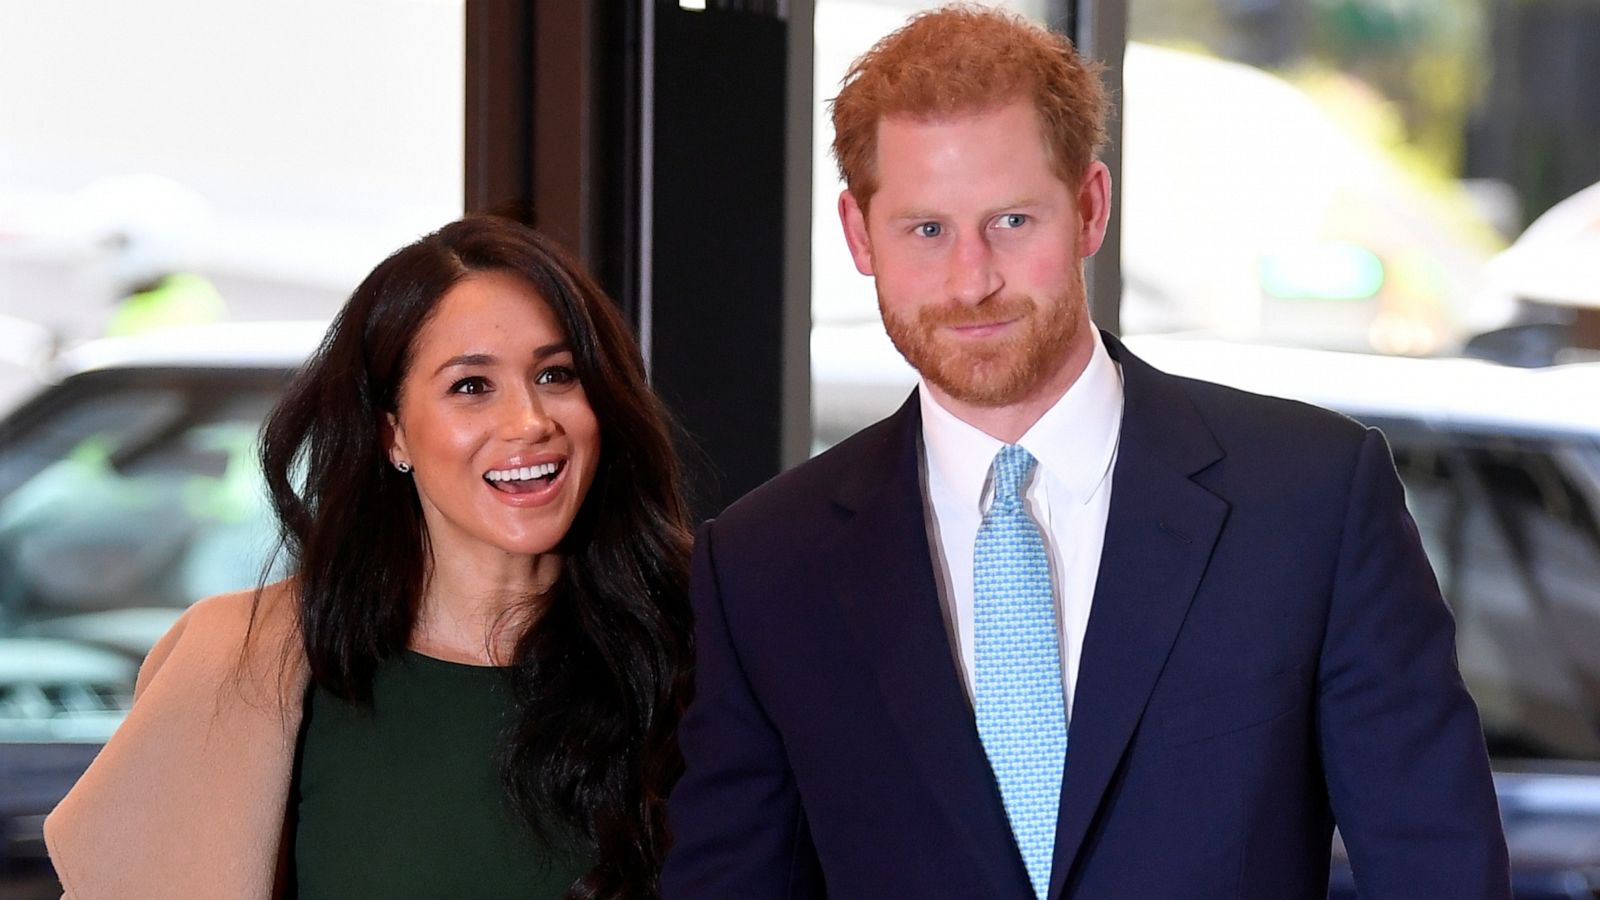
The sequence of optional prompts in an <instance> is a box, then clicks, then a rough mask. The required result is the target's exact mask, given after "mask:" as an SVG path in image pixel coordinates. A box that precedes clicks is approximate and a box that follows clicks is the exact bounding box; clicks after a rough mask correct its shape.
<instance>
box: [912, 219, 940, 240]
mask: <svg viewBox="0 0 1600 900" xmlns="http://www.w3.org/2000/svg"><path fill="white" fill-rule="evenodd" d="M943 233H944V229H943V228H941V227H939V223H938V222H923V223H922V224H921V225H918V226H917V234H918V235H920V236H921V237H925V238H932V237H938V236H939V235H941V234H943Z"/></svg>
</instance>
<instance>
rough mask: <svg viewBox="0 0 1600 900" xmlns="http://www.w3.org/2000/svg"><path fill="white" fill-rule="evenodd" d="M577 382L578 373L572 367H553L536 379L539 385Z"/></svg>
mask: <svg viewBox="0 0 1600 900" xmlns="http://www.w3.org/2000/svg"><path fill="white" fill-rule="evenodd" d="M577 380H578V373H577V372H575V371H573V370H572V368H571V367H570V366H551V367H550V368H548V369H545V370H544V371H542V372H540V373H539V376H538V377H537V378H535V379H534V381H535V382H536V383H538V384H572V383H573V382H576V381H577Z"/></svg>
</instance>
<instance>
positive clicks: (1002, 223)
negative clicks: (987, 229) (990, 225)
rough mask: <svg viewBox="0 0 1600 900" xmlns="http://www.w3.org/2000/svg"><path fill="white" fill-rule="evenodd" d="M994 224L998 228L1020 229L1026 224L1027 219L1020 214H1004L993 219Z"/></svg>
mask: <svg viewBox="0 0 1600 900" xmlns="http://www.w3.org/2000/svg"><path fill="white" fill-rule="evenodd" d="M994 224H995V225H996V226H998V227H1000V228H1021V227H1022V226H1024V225H1026V224H1028V217H1027V216H1025V215H1023V214H1022V213H1006V214H1005V215H1003V216H1001V217H1000V218H998V219H995V220H994Z"/></svg>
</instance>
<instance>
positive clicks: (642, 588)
mask: <svg viewBox="0 0 1600 900" xmlns="http://www.w3.org/2000/svg"><path fill="white" fill-rule="evenodd" d="M476 272H510V273H515V274H517V275H520V276H521V277H523V278H526V279H527V280H528V282H529V283H530V284H531V285H532V286H533V287H534V289H535V290H536V291H537V292H538V294H539V296H540V297H542V298H543V299H544V300H545V302H546V303H548V304H549V305H550V308H551V310H552V311H554V313H555V315H556V318H557V319H558V320H559V321H560V323H561V326H562V328H563V330H564V331H565V332H566V339H567V343H568V345H569V346H570V347H571V350H572V355H573V358H574V368H575V369H576V370H577V373H578V377H579V380H580V382H581V384H582V386H583V390H584V393H585V395H586V397H587V398H588V401H589V405H590V407H591V408H593V410H594V414H595V417H596V419H598V421H599V423H600V460H599V464H598V466H597V470H596V473H595V477H594V482H593V484H592V485H591V487H590V488H589V492H588V494H587V496H586V497H585V498H584V500H583V503H582V505H581V507H580V509H579V511H578V514H577V516H576V518H575V520H574V522H573V524H572V527H571V529H570V530H569V531H568V533H567V536H566V537H565V539H564V540H563V544H562V547H561V552H562V554H563V560H564V561H563V565H562V570H561V574H560V576H559V578H558V580H557V581H556V583H555V584H554V585H553V586H552V587H551V589H550V590H549V592H548V593H547V594H546V595H544V596H542V597H538V598H528V602H529V609H530V610H534V609H536V610H537V616H536V618H534V617H531V616H530V620H532V621H534V625H533V627H531V628H529V629H527V631H526V633H524V634H523V635H522V636H521V638H520V639H519V640H518V642H517V644H516V651H515V659H514V665H513V667H512V674H511V676H510V678H511V683H512V685H513V689H512V693H513V695H514V697H515V704H516V710H517V718H516V721H515V723H514V725H513V726H512V727H511V729H510V730H509V731H508V733H507V736H506V740H505V746H504V748H503V755H502V759H501V761H500V762H501V764H502V767H503V772H504V780H505V783H506V785H507V786H508V789H509V793H510V797H511V800H512V803H513V804H514V806H515V808H516V809H517V811H518V812H519V813H521V815H522V817H523V818H525V819H526V820H527V821H528V823H529V824H530V825H531V826H532V828H533V829H534V831H535V833H536V834H538V835H539V836H541V837H543V838H544V839H546V840H550V841H553V842H556V843H557V844H558V845H559V844H561V843H563V842H566V843H568V844H575V845H576V846H575V847H573V849H576V850H579V851H582V852H587V853H590V854H593V855H594V858H595V859H597V860H598V862H597V863H596V865H595V866H594V868H593V869H591V870H590V871H589V872H588V873H587V874H586V875H585V876H584V877H583V878H582V879H580V880H579V881H578V882H577V883H576V884H575V885H573V887H572V889H571V890H570V892H569V893H568V896H569V897H572V898H589V897H596V898H599V897H630V898H631V897H642V896H651V895H653V894H655V893H656V891H657V876H658V872H659V869H660V862H661V856H662V854H663V853H664V852H665V849H666V843H667V839H666V824H665V796H666V792H667V790H668V789H669V788H670V787H671V784H672V782H673V781H674V780H675V779H676V778H677V775H678V773H679V771H680V768H681V762H680V759H679V756H678V750H677V743H676V740H675V738H674V730H675V728H676V726H677V720H678V715H679V713H680V712H681V710H682V707H683V705H684V703H685V702H686V699H687V693H688V690H689V687H688V684H689V678H688V673H689V666H690V652H691V646H690V643H691V637H690V625H689V612H688V603H687V599H686V584H687V581H688V553H689V541H690V535H689V529H688V525H687V512H686V510H685V506H684V501H683V497H682V486H681V482H680V476H679V470H678V463H677V459H676V457H675V455H674V452H673V449H672V442H671V437H670V434H669V430H668V424H667V421H668V420H667V416H666V414H665V412H664V410H663V408H662V406H661V405H660V402H659V401H658V400H657V398H656V396H655V394H654V393H653V392H652V391H651V390H650V387H649V385H648V384H647V383H646V381H645V375H644V366H643V362H642V361H641V359H640V355H639V350H638V347H637V345H636V344H635V343H634V341H633V338H632V336H631V334H630V332H629V331H628V327H627V325H626V324H625V323H624V321H623V319H622V317H621V316H620V315H619V313H618V312H617V310H616V309H615V307H614V306H613V305H612V304H611V302H610V300H608V299H607V298H606V297H605V295H604V294H603V293H602V292H601V291H600V289H599V288H598V287H597V286H596V285H595V284H594V282H593V281H592V280H591V279H590V278H589V277H588V276H587V275H586V274H585V273H584V272H583V271H582V269H581V268H580V267H579V266H578V265H577V264H575V263H574V262H573V261H572V260H571V259H570V258H569V257H568V256H567V255H566V254H565V253H564V252H562V251H561V250H560V249H559V248H558V247H557V246H556V245H555V244H553V243H552V242H551V241H549V240H548V239H546V238H545V237H543V236H541V235H539V234H538V233H537V232H535V231H533V230H532V229H529V228H527V227H524V226H522V225H520V224H517V223H515V222H512V221H510V220H505V219H495V218H489V217H474V218H467V219H463V220H461V221H458V222H454V223H452V224H450V225H446V226H445V227H444V228H441V229H440V230H439V231H437V232H435V233H433V234H430V235H428V236H426V237H424V238H422V239H421V240H419V241H417V242H416V243H414V244H411V245H410V246H407V247H404V248H402V249H401V250H399V251H397V252H396V253H395V254H394V255H392V256H390V257H389V258H388V259H386V260H384V261H383V262H382V263H381V264H380V265H379V266H378V267H377V268H376V269H374V270H373V272H372V274H371V275H368V276H367V278H366V280H365V281H363V282H362V283H361V285H360V286H359V287H357V288H356V290H355V293H354V294H353V295H351V297H350V300H349V302H348V303H346V304H345V307H344V309H343V310H342V311H341V312H340V313H339V315H338V318H337V319H335V320H334V323H333V325H332V327H330V328H329V330H328V333H327V336H326V337H324V339H323V342H322V346H321V348H320V349H319V350H318V351H317V353H316V354H315V355H314V356H313V357H312V359H311V360H310V362H309V363H308V364H307V365H306V367H305V368H304V369H303V370H302V371H301V372H300V373H299V374H298V375H297V376H296V378H295V380H294V382H293V383H292V384H291V386H290V388H289V391H288V393H287V395H286V396H285V397H284V399H283V400H282V402H281V403H279V405H278V407H277V408H276V409H275V410H274V411H273V413H272V415H271V416H270V417H269V418H268V420H267V424H266V427H265V430H264V432H263V436H262V462H263V466H264V468H265V470H266V479H267V485H268V489H269V490H270V492H271V495H272V503H273V506H274V507H275V509H276V512H277V515H278V518H279V521H280V523H281V527H282V532H283V535H282V536H283V548H284V551H285V552H286V553H287V555H288V558H289V562H290V563H291V569H292V571H294V573H295V574H296V576H297V588H298V594H299V607H298V614H299V625H300V628H301V633H302V636H303V639H304V647H305V653H306V656H307V658H308V660H309V663H310V671H311V680H312V683H313V684H315V685H317V686H319V687H321V688H324V689H326V690H328V691H330V692H331V693H333V694H334V695H336V696H338V697H341V698H344V699H346V700H350V701H353V702H360V703H365V702H370V700H371V689H372V677H373V673H374V670H375V669H376V667H377V665H378V663H379V662H380V661H382V660H385V659H388V658H390V657H393V656H395V655H396V654H398V653H400V651H401V650H402V649H403V648H405V647H406V645H407V642H408V640H409V638H410V636H411V631H412V626H413V624H414V622H415V618H416V615H417V609H418V604H419V602H420V598H421V596H422V591H423V587H424V579H425V578H426V575H427V568H426V566H427V559H428V558H429V553H430V552H431V551H430V549H429V544H428V535H427V531H426V529H425V527H424V524H423V518H422V508H421V505H420V502H419V500H418V497H417V492H416V489H415V487H414V486H413V482H412V480H411V479H410V478H409V477H408V476H406V475H403V474H401V473H400V472H397V471H396V470H395V469H394V467H393V466H391V465H390V464H389V459H388V455H387V452H386V431H385V429H386V427H387V425H386V418H385V414H386V413H392V412H394V410H395V404H396V400H397V393H398V390H399V386H400V383H401V379H402V378H403V377H404V375H405V373H406V370H407V368H408V366H409V365H410V362H411V355H412V351H413V345H414V343H415V340H416V336H417V334H418V333H419V332H420V331H421V330H422V328H423V326H424V325H425V324H426V323H427V322H428V319H429V317H430V316H431V315H432V314H433V312H434V310H436V309H437V308H438V306H439V301H440V298H442V297H443V296H444V295H445V293H446V292H447V291H449V290H450V288H451V287H452V286H454V285H455V284H457V283H458V282H460V281H461V280H462V279H463V278H466V277H468V276H469V275H471V274H473V273H476ZM302 483H303V486H302Z"/></svg>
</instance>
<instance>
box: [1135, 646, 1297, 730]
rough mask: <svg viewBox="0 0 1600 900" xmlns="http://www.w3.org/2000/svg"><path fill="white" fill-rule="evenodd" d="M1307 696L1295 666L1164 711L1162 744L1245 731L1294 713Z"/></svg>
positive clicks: (1186, 701) (1177, 703)
mask: <svg viewBox="0 0 1600 900" xmlns="http://www.w3.org/2000/svg"><path fill="white" fill-rule="evenodd" d="M1304 693H1305V677H1304V669H1303V667H1301V666H1295V667H1294V668H1292V669H1288V670H1286V671H1283V672H1278V673H1276V674H1274V675H1272V676H1270V677H1268V678H1264V679H1261V680H1259V681H1253V682H1249V683H1246V684H1243V685H1239V686H1236V687H1232V688H1228V689H1226V690H1223V691H1219V692H1217V693H1214V694H1207V695H1205V696H1203V697H1196V698H1195V699H1193V700H1184V701H1180V702H1176V703H1173V704H1171V705H1169V706H1166V707H1163V708H1162V709H1161V741H1162V743H1163V744H1165V745H1167V746H1169V747H1170V746H1174V745H1176V744H1187V743H1191V742H1194V741H1201V740H1205V739H1206V738H1212V737H1219V736H1221V735H1225V734H1232V733H1233V732H1235V731H1243V730H1244V729H1246V728H1250V727H1252V726H1255V725H1260V724H1261V723H1263V722H1267V721H1270V720H1272V719H1276V718H1277V717H1279V716H1281V715H1283V714H1284V713H1286V712H1289V711H1290V710H1292V709H1294V707H1295V706H1296V704H1298V703H1300V702H1301V701H1302V699H1303V696H1304Z"/></svg>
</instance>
